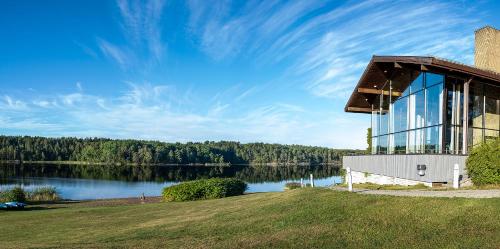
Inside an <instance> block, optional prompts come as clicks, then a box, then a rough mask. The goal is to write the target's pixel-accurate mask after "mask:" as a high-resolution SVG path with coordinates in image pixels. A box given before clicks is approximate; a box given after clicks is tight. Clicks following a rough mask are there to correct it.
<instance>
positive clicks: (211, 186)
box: [162, 178, 247, 201]
mask: <svg viewBox="0 0 500 249" xmlns="http://www.w3.org/2000/svg"><path fill="white" fill-rule="evenodd" d="M246 189H247V184H246V183H245V182H243V181H241V180H238V179H233V178H212V179H202V180H195V181H188V182H182V183H180V184H177V185H173V186H170V187H166V188H164V189H163V194H162V195H163V199H164V200H165V201H194V200H203V199H216V198H223V197H227V196H235V195H242V194H243V192H245V190H246Z"/></svg>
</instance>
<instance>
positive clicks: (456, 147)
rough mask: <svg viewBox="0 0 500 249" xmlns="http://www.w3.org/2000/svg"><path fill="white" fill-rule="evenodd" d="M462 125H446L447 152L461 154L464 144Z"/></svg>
mask: <svg viewBox="0 0 500 249" xmlns="http://www.w3.org/2000/svg"><path fill="white" fill-rule="evenodd" d="M462 137H463V134H462V127H461V126H456V125H448V126H446V134H445V153H447V154H460V153H461V152H462V146H463V138H462Z"/></svg>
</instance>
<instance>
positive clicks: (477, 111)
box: [469, 82, 484, 128]
mask: <svg viewBox="0 0 500 249" xmlns="http://www.w3.org/2000/svg"><path fill="white" fill-rule="evenodd" d="M482 86H483V85H482V84H480V83H479V82H473V83H471V84H470V87H469V127H475V128H483V99H484V97H483V89H482V88H483V87H482Z"/></svg>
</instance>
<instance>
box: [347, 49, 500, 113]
mask: <svg viewBox="0 0 500 249" xmlns="http://www.w3.org/2000/svg"><path fill="white" fill-rule="evenodd" d="M421 71H429V72H435V73H440V74H445V75H454V76H455V77H460V78H464V79H470V78H471V77H473V78H474V79H477V80H481V81H485V82H487V83H490V84H494V85H500V74H498V73H495V72H493V71H488V70H483V69H479V68H476V67H472V66H468V65H465V64H461V63H456V62H452V61H448V60H445V59H440V58H436V57H429V56H373V57H372V59H371V60H370V63H368V66H367V67H366V69H365V71H364V72H363V74H362V75H361V78H360V79H359V81H358V84H357V85H356V88H354V91H353V92H352V94H351V97H350V98H349V100H348V101H347V104H346V106H345V108H344V110H345V111H346V112H358V113H370V112H371V106H372V104H376V103H375V102H377V101H375V100H376V99H377V97H378V96H379V95H380V94H381V93H386V94H387V95H388V94H389V86H388V84H386V83H387V82H388V81H389V80H392V82H393V89H392V94H393V96H398V94H400V93H401V92H403V91H404V90H405V89H406V88H407V87H408V86H409V84H410V83H411V82H412V81H413V79H414V78H416V77H417V76H418V74H419V73H420V72H421Z"/></svg>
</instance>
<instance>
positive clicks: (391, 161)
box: [342, 155, 467, 182]
mask: <svg viewBox="0 0 500 249" xmlns="http://www.w3.org/2000/svg"><path fill="white" fill-rule="evenodd" d="M466 159H467V156H463V155H364V156H344V157H343V158H342V161H343V167H344V168H346V167H350V168H351V169H352V170H354V171H359V172H367V173H373V174H379V175H385V176H392V177H398V178H403V179H410V180H416V181H424V182H451V181H452V180H453V166H454V165H455V163H458V165H459V168H460V174H461V175H464V172H465V160H466ZM418 164H425V165H426V166H427V170H426V171H425V175H424V176H419V175H418V174H417V165H418Z"/></svg>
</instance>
